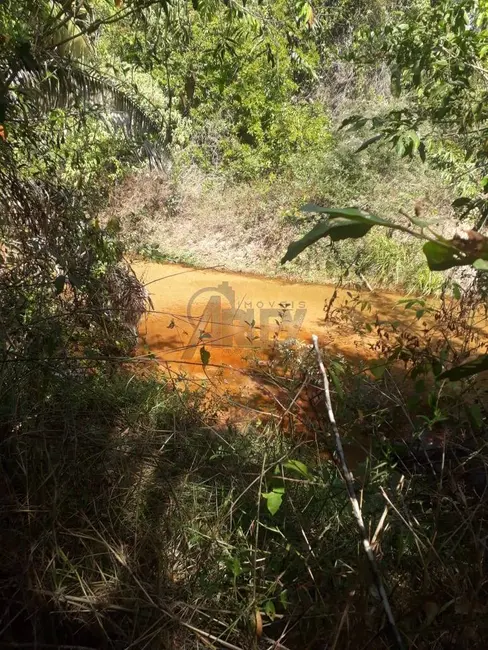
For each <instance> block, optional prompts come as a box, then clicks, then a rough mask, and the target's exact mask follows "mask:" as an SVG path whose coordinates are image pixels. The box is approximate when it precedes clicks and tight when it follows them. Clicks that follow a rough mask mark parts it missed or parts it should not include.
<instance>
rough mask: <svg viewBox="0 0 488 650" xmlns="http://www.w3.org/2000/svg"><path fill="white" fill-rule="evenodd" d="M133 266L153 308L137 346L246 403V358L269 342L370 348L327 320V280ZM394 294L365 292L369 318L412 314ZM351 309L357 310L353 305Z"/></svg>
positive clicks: (263, 353)
mask: <svg viewBox="0 0 488 650" xmlns="http://www.w3.org/2000/svg"><path fill="white" fill-rule="evenodd" d="M134 269H135V271H136V273H137V275H138V277H139V278H140V279H141V280H142V281H143V282H144V284H145V285H146V287H147V290H148V292H149V294H150V297H151V300H152V303H153V307H154V310H153V311H152V312H151V313H149V314H148V315H147V316H146V317H145V319H144V322H143V323H141V326H140V335H141V340H142V346H143V350H141V351H144V350H146V351H148V350H150V351H151V352H152V353H154V354H155V355H156V357H157V359H158V360H159V361H160V363H161V365H162V366H163V367H165V368H166V369H167V370H169V371H170V372H171V373H172V375H173V376H177V377H181V376H183V375H185V376H186V377H187V378H188V379H189V380H190V382H192V381H193V382H194V383H197V382H198V383H200V382H201V381H203V382H208V383H209V386H212V387H213V388H215V387H217V386H218V387H220V389H224V390H226V391H227V392H228V393H229V394H231V395H233V396H234V400H235V402H236V403H238V404H248V405H249V404H251V402H252V400H251V396H252V395H254V397H255V396H256V393H262V392H263V386H262V385H257V384H256V382H255V379H253V378H252V376H250V373H248V372H247V369H248V368H249V360H250V359H254V360H256V358H257V359H258V364H259V363H261V364H265V363H266V359H267V358H269V355H270V350H271V353H272V349H273V345H275V343H274V342H275V341H285V340H286V339H296V340H299V341H304V342H306V343H310V342H311V335H312V333H315V334H317V335H318V336H319V339H320V340H321V341H322V343H323V344H324V345H326V347H327V349H328V350H329V351H330V352H331V353H334V354H336V353H342V354H343V355H344V356H346V357H349V358H361V357H363V358H365V357H367V356H370V354H371V353H370V352H369V351H368V346H367V341H365V340H364V339H362V340H361V339H360V338H359V336H358V335H357V334H354V332H353V330H352V328H347V329H346V328H345V326H342V329H341V327H338V326H334V327H333V326H331V325H330V324H326V323H325V319H324V305H326V304H327V303H328V301H330V299H331V297H332V295H333V293H334V287H332V286H327V285H313V284H300V283H289V282H284V281H281V280H277V279H270V278H265V277H259V276H253V275H247V274H243V273H232V272H228V271H219V270H210V269H205V270H202V269H194V268H186V267H184V266H180V265H175V264H156V263H142V262H138V263H136V264H135V265H134ZM355 295H356V294H355ZM399 298H400V296H398V295H394V294H388V293H382V294H372V293H369V292H365V293H364V300H367V301H368V302H369V304H370V305H371V307H370V308H369V307H368V308H367V309H366V313H368V318H370V319H371V320H373V318H374V314H376V313H378V314H379V317H380V318H382V319H385V320H390V319H396V320H399V319H403V321H404V322H407V320H408V319H410V320H413V319H412V317H411V316H408V317H407V314H406V312H405V309H404V308H403V307H399V306H398V300H399ZM345 300H349V302H350V303H351V293H349V294H348V293H347V292H346V291H345V290H339V291H338V295H337V298H336V300H335V302H334V305H340V304H341V303H343V302H344V301H345ZM353 308H354V307H352V306H351V309H353ZM355 309H356V311H357V312H358V313H359V312H360V306H359V305H356V308H355ZM208 353H209V354H210V356H208ZM202 361H205V362H206V365H205V368H204V367H203V364H202ZM257 410H259V409H257Z"/></svg>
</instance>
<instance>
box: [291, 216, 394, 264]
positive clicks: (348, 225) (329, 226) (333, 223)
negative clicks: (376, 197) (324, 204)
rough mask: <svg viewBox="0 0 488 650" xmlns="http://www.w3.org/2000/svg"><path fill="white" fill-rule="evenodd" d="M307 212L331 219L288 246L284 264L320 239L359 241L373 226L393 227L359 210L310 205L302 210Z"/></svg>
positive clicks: (387, 222)
mask: <svg viewBox="0 0 488 650" xmlns="http://www.w3.org/2000/svg"><path fill="white" fill-rule="evenodd" d="M302 210H303V211H305V212H320V213H322V214H327V215H328V216H329V219H327V220H323V221H319V223H317V224H316V225H315V226H314V227H313V228H312V230H310V232H308V233H307V234H306V235H304V236H303V237H302V238H301V239H299V240H298V241H295V242H292V243H291V244H290V245H289V246H288V250H287V251H286V254H285V256H284V257H283V259H282V260H281V263H282V264H285V262H290V261H291V260H293V259H295V257H297V256H298V255H300V253H301V252H302V251H304V250H305V249H306V248H308V247H309V246H311V245H312V244H315V242H317V241H319V239H323V238H324V237H330V238H331V239H332V241H339V240H341V239H358V238H360V237H364V235H366V234H367V233H368V232H369V231H370V230H371V228H372V227H373V226H385V227H391V226H392V224H391V223H390V222H389V221H386V220H385V219H381V218H380V217H376V216H374V215H370V214H366V213H365V212H362V211H361V210H358V208H345V209H331V208H321V207H320V206H318V205H314V204H313V203H309V204H307V205H305V206H304V207H303V208H302Z"/></svg>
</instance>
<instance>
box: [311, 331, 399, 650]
mask: <svg viewBox="0 0 488 650" xmlns="http://www.w3.org/2000/svg"><path fill="white" fill-rule="evenodd" d="M312 340H313V345H314V348H315V354H316V357H317V363H318V365H319V369H320V372H321V373H322V379H323V382H324V392H325V403H326V406H327V414H328V417H329V421H330V424H331V426H332V429H333V431H334V436H335V445H336V450H337V455H338V456H339V460H340V464H341V469H342V474H343V477H344V482H345V483H346V487H347V492H348V494H349V500H350V501H351V506H352V511H353V514H354V517H355V519H356V523H357V525H358V528H359V532H360V534H361V538H362V542H363V546H364V550H365V552H366V557H367V558H368V562H369V565H370V567H371V572H372V574H373V580H374V583H375V587H376V589H377V591H378V594H379V596H380V598H381V602H382V604H383V608H384V610H385V614H386V617H387V619H388V623H389V625H390V628H391V632H392V635H393V638H394V640H395V644H396V646H397V648H398V649H399V650H403V647H404V646H403V641H402V638H401V636H400V632H399V630H398V627H397V625H396V623H395V618H394V616H393V612H392V610H391V607H390V602H389V600H388V596H387V593H386V590H385V587H384V585H383V580H382V578H381V574H380V571H379V568H378V564H377V562H376V558H375V556H374V553H373V549H372V547H371V543H370V541H369V537H368V532H367V530H366V526H365V525H364V520H363V515H362V513H361V508H360V507H359V503H358V499H357V496H356V491H355V489H354V477H353V475H352V473H351V471H350V470H349V467H348V465H347V462H346V457H345V455H344V448H343V446H342V440H341V436H340V433H339V428H338V426H337V423H336V419H335V415H334V411H333V409H332V400H331V398H330V389H329V379H328V377H327V371H326V369H325V365H324V362H323V359H322V354H321V352H320V348H319V340H318V337H317V335H316V334H313V335H312Z"/></svg>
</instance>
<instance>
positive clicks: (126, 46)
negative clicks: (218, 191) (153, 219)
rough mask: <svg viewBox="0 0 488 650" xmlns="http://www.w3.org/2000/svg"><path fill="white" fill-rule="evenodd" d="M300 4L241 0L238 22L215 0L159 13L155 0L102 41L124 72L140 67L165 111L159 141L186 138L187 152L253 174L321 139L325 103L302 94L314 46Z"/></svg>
mask: <svg viewBox="0 0 488 650" xmlns="http://www.w3.org/2000/svg"><path fill="white" fill-rule="evenodd" d="M299 4H300V6H295V3H293V2H289V1H288V0H280V1H279V2H273V3H271V2H270V3H258V2H250V3H248V5H247V7H246V10H245V11H244V12H243V14H242V16H241V17H240V19H239V22H238V24H235V23H233V22H232V21H231V20H230V17H229V13H228V11H229V10H228V8H227V7H225V6H223V5H221V6H220V7H219V6H218V5H216V7H215V8H214V11H212V12H209V11H206V10H204V9H203V5H202V6H200V5H199V10H198V11H195V10H194V9H192V8H191V7H190V6H189V5H185V4H184V3H181V4H180V5H179V6H178V7H176V6H175V7H174V9H173V10H172V11H170V13H169V14H168V16H165V15H164V14H162V13H161V11H159V10H158V9H157V8H155V9H154V10H153V11H151V12H149V13H148V14H147V16H146V22H145V24H144V29H140V30H139V29H136V30H129V29H127V26H126V25H125V24H124V23H121V25H117V26H115V27H114V28H113V29H112V30H109V31H108V32H107V33H106V34H105V36H104V40H103V42H102V46H101V47H102V50H105V51H106V53H107V54H106V56H111V57H113V56H114V55H115V57H116V59H115V61H116V62H117V61H118V63H116V65H117V66H118V67H119V68H121V69H124V66H125V67H127V71H126V72H129V73H130V74H132V75H133V78H134V71H139V73H136V74H139V76H138V77H136V78H137V79H139V80H140V81H141V83H142V85H143V87H144V88H145V89H146V90H147V91H148V92H151V93H152V95H153V97H154V99H155V101H156V103H157V104H158V105H159V106H160V108H161V110H162V111H163V113H164V115H165V122H166V137H167V139H168V141H171V142H175V144H177V145H179V146H182V145H187V144H188V143H190V145H191V146H190V148H189V149H188V150H187V152H186V155H187V156H188V157H189V158H190V159H193V160H197V161H198V162H199V163H200V164H202V165H203V166H206V167H207V168H212V167H214V166H215V165H219V166H220V167H221V168H222V169H224V170H227V171H228V173H230V174H231V175H233V176H235V177H241V178H253V177H256V176H259V175H260V174H262V173H270V172H279V171H282V170H283V169H286V168H288V167H289V165H290V156H292V155H293V154H303V153H305V152H309V153H310V152H311V151H317V152H319V151H320V150H321V149H323V147H324V145H326V144H327V141H328V139H329V121H328V118H327V113H326V110H325V109H324V107H323V106H322V105H321V104H320V103H319V102H311V101H309V100H306V99H305V97H304V92H305V91H306V90H307V88H308V87H310V84H311V82H312V81H313V79H314V76H315V71H316V68H317V65H318V54H317V51H316V48H315V45H314V42H313V39H312V38H311V34H310V28H309V26H308V21H309V12H310V9H309V8H308V3H299ZM230 6H233V5H230ZM304 7H305V9H304ZM296 12H298V19H296ZM307 16H308V18H307ZM276 25H280V28H279V29H277V28H276ZM140 72H142V73H143V74H145V75H146V77H145V78H144V76H140ZM149 87H151V89H152V90H151V91H149Z"/></svg>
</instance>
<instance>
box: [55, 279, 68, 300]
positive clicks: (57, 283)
mask: <svg viewBox="0 0 488 650" xmlns="http://www.w3.org/2000/svg"><path fill="white" fill-rule="evenodd" d="M65 284H66V276H65V275H58V277H57V278H56V279H55V280H54V287H55V289H56V295H57V296H59V294H60V293H62V292H63V289H64V285H65Z"/></svg>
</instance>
